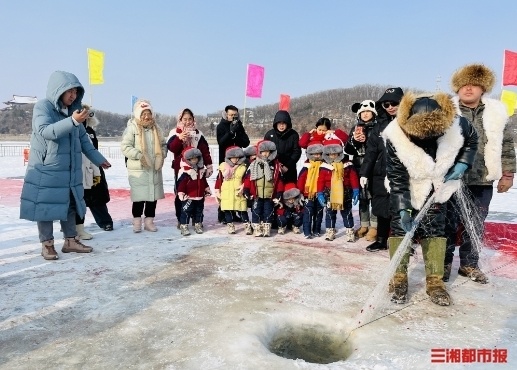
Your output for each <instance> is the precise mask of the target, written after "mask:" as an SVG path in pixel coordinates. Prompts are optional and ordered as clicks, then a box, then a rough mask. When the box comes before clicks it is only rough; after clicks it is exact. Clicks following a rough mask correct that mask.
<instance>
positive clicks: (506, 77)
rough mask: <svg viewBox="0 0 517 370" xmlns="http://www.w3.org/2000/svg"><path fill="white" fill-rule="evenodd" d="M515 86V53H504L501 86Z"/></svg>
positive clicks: (516, 68)
mask: <svg viewBox="0 0 517 370" xmlns="http://www.w3.org/2000/svg"><path fill="white" fill-rule="evenodd" d="M507 85H517V53H516V52H514V51H510V50H505V51H504V67H503V86H507Z"/></svg>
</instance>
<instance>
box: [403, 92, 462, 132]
mask: <svg viewBox="0 0 517 370" xmlns="http://www.w3.org/2000/svg"><path fill="white" fill-rule="evenodd" d="M455 115H456V109H455V107H454V103H453V102H452V99H451V98H450V97H449V95H447V94H445V93H437V94H434V95H433V94H426V95H419V96H417V95H415V94H413V93H411V92H409V93H406V94H405V95H404V97H403V98H402V100H401V101H400V106H399V109H398V111H397V122H398V124H399V126H400V128H401V129H402V131H404V132H405V133H406V134H408V135H409V136H413V137H416V138H419V139H425V138H431V137H437V136H441V135H443V134H444V133H445V131H447V129H449V128H450V127H451V126H452V123H453V121H454V116H455Z"/></svg>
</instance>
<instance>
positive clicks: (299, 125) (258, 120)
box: [0, 85, 517, 140]
mask: <svg viewBox="0 0 517 370" xmlns="http://www.w3.org/2000/svg"><path fill="white" fill-rule="evenodd" d="M388 87H390V86H380V85H358V86H354V87H351V88H346V89H332V90H326V91H320V92H316V93H313V94H309V95H305V96H301V97H298V98H292V99H291V104H290V110H289V113H290V114H291V117H292V121H293V128H294V129H295V130H297V131H298V132H300V133H302V132H305V131H307V130H310V129H311V128H312V127H314V123H315V122H316V121H317V120H318V119H319V118H320V117H328V118H330V119H331V120H332V121H333V124H334V127H336V128H340V129H343V130H345V131H347V132H348V130H349V129H350V128H351V127H352V126H353V124H354V122H355V115H354V114H353V113H352V111H351V109H350V107H351V105H352V104H353V103H356V102H361V101H363V100H365V99H373V100H376V99H378V98H379V97H381V95H382V94H383V92H384V91H385V90H386V89H387V88H388ZM402 88H403V89H404V91H406V90H409V88H406V87H402ZM411 90H412V91H415V92H417V93H418V92H419V91H418V90H415V89H411ZM239 108H242V107H239ZM32 109H33V106H32V105H30V104H26V105H19V106H13V108H12V109H10V110H5V111H0V137H3V138H6V137H9V138H10V139H12V138H15V137H17V136H19V137H20V139H22V140H26V139H27V137H28V135H30V132H31V126H32ZM277 110H278V103H274V104H267V105H261V106H257V107H253V108H246V119H245V126H246V131H247V132H248V134H249V135H250V137H255V138H259V137H263V135H264V133H265V132H266V131H267V130H269V129H270V128H271V127H272V122H273V117H274V115H275V113H276V111H277ZM240 113H241V117H244V111H243V110H242V109H241V112H240ZM95 114H96V115H97V118H98V119H99V121H100V125H99V126H98V128H97V135H98V136H100V137H105V138H114V139H117V138H119V137H120V136H121V135H122V132H123V131H124V129H125V128H126V125H127V121H128V119H129V118H130V116H129V115H122V114H117V113H112V112H106V111H95ZM220 118H221V114H220V112H214V113H211V114H207V115H206V116H199V115H198V116H196V121H197V124H198V127H199V129H200V130H201V131H203V133H204V134H205V135H206V136H207V137H209V138H210V137H214V136H215V128H216V125H217V123H219V120H220ZM243 120H244V119H243ZM156 121H157V123H158V125H159V126H160V127H162V129H163V131H164V133H165V134H166V135H167V134H168V132H169V130H170V129H171V128H172V127H175V126H176V117H175V116H170V115H165V114H160V113H157V115H156ZM516 121H517V119H516V118H515V115H514V116H512V118H511V120H510V122H511V124H512V125H513V127H515V126H516V125H515V124H516Z"/></svg>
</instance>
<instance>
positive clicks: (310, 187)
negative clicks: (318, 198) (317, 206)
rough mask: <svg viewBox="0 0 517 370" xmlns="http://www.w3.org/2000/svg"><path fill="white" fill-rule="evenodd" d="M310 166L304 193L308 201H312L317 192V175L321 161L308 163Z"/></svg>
mask: <svg viewBox="0 0 517 370" xmlns="http://www.w3.org/2000/svg"><path fill="white" fill-rule="evenodd" d="M309 163H310V164H311V165H310V167H309V169H308V170H307V180H305V193H307V195H308V198H309V199H311V200H312V199H314V196H315V195H316V193H317V192H318V175H319V173H320V166H321V164H322V163H323V162H321V161H309Z"/></svg>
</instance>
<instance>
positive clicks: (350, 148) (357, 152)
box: [345, 120, 377, 171]
mask: <svg viewBox="0 0 517 370" xmlns="http://www.w3.org/2000/svg"><path fill="white" fill-rule="evenodd" d="M376 123H377V121H376V120H372V121H370V122H366V123H364V122H358V123H357V124H356V125H355V126H354V127H352V129H351V130H350V133H349V135H348V140H347V142H346V143H345V153H346V154H349V155H351V156H353V158H352V163H353V164H354V168H355V169H356V170H357V171H359V170H360V168H361V165H362V164H363V160H364V155H365V154H366V143H368V138H369V137H370V133H371V131H372V130H373V128H374V127H375V124H376ZM359 125H361V126H363V132H364V136H365V137H366V140H365V141H364V142H359V141H356V140H355V139H354V131H355V129H356V127H357V126H359Z"/></svg>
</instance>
